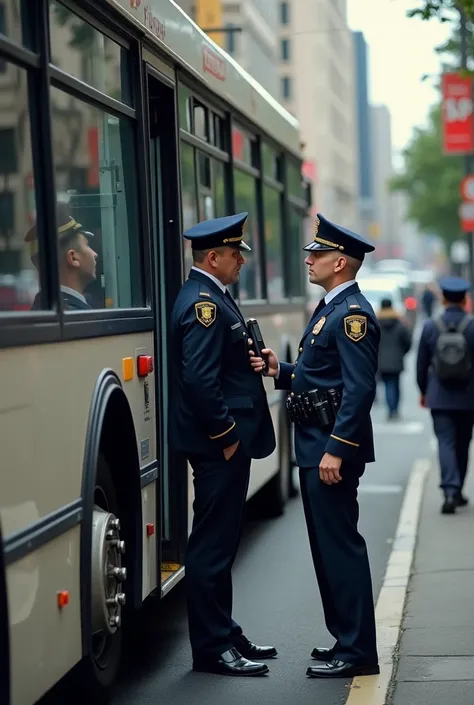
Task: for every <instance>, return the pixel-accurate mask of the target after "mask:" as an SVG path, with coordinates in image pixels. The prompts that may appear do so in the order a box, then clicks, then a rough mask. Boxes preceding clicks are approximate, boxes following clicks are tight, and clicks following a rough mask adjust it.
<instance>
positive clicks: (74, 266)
mask: <svg viewBox="0 0 474 705" xmlns="http://www.w3.org/2000/svg"><path fill="white" fill-rule="evenodd" d="M56 224H57V238H58V260H59V283H60V286H61V296H62V299H63V307H64V309H65V310H69V311H87V310H90V309H91V308H92V307H91V306H90V304H89V303H88V302H87V300H86V297H85V295H84V290H85V288H86V286H87V285H88V284H90V283H91V282H92V281H94V280H95V278H96V261H97V253H96V252H94V250H93V249H92V248H91V246H90V244H89V240H90V239H91V238H93V237H94V235H93V233H91V232H89V231H87V230H85V229H84V228H83V227H82V225H81V224H80V223H78V222H77V221H76V220H75V218H73V216H72V215H71V214H70V212H69V208H68V206H67V204H65V203H62V202H59V203H58V204H57V206H56ZM25 242H27V243H28V244H29V247H30V252H31V261H32V262H33V264H34V266H35V267H36V268H38V266H39V264H38V233H37V229H36V224H35V225H33V227H32V228H30V230H29V231H28V233H27V234H26V237H25ZM41 308H43V306H42V294H41V292H38V294H36V296H35V300H34V302H33V305H32V309H34V310H36V309H41Z"/></svg>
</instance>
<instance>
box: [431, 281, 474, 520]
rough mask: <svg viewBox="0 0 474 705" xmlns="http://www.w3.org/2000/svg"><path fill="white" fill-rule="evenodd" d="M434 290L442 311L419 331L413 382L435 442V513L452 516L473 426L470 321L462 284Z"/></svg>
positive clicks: (473, 321) (460, 498)
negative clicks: (438, 501) (440, 498)
mask: <svg viewBox="0 0 474 705" xmlns="http://www.w3.org/2000/svg"><path fill="white" fill-rule="evenodd" d="M440 287H441V291H442V292H443V306H444V311H443V313H442V314H441V315H440V316H438V317H435V318H434V319H431V320H429V321H426V323H425V326H424V328H423V332H422V334H421V338H420V345H419V349H418V360H417V382H418V387H419V389H420V393H421V399H420V403H421V406H423V407H426V408H428V409H430V410H431V416H432V418H433V428H434V432H435V434H436V438H437V440H438V450H439V466H440V470H441V482H440V488H441V490H442V491H443V493H444V502H443V505H442V507H441V513H442V514H454V512H455V511H456V509H457V508H458V507H462V506H464V505H466V504H467V502H468V500H467V498H466V497H465V496H464V495H463V493H462V490H463V486H464V481H465V478H466V472H467V466H468V460H469V446H470V443H471V437H472V429H473V426H474V318H473V316H471V315H470V314H468V313H466V311H465V305H466V294H467V291H468V290H469V288H470V285H469V282H468V281H465V280H464V279H461V278H459V277H445V278H444V279H442V280H441V281H440Z"/></svg>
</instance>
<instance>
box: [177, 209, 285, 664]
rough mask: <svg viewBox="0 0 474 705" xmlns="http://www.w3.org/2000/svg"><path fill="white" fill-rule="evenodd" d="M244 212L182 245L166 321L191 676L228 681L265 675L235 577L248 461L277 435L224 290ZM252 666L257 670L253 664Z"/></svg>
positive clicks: (240, 260) (191, 233)
mask: <svg viewBox="0 0 474 705" xmlns="http://www.w3.org/2000/svg"><path fill="white" fill-rule="evenodd" d="M247 217H248V213H239V214H237V215H233V216H228V217H225V218H217V219H215V220H208V221H205V222H202V223H199V224H198V225H196V226H194V227H192V228H191V229H190V230H188V231H187V232H186V233H185V234H184V236H185V238H187V239H188V240H190V241H191V245H192V249H193V261H194V266H193V267H192V269H191V271H190V274H189V278H188V279H187V281H186V282H185V283H184V285H183V287H182V289H181V291H180V293H179V294H178V297H177V300H176V302H175V305H174V308H173V312H172V315H171V338H172V343H171V344H172V352H173V359H174V361H175V364H176V368H175V374H176V380H177V393H176V395H175V397H174V399H173V402H172V415H171V442H172V444H173V446H174V447H175V448H176V449H177V450H178V451H181V452H182V453H184V454H185V455H186V457H187V458H188V459H189V462H190V463H191V466H192V468H193V474H194V495H195V498H194V507H193V508H194V521H193V527H192V532H191V535H190V537H189V542H188V548H187V555H186V560H185V565H186V583H187V602H188V620H189V633H190V641H191V647H192V652H193V668H194V670H197V671H207V672H210V673H220V674H226V675H235V676H256V675H263V674H265V673H267V672H268V666H267V665H266V664H263V663H260V662H259V660H260V659H265V658H273V657H274V656H276V655H277V652H276V649H275V648H274V647H273V646H257V645H255V644H253V643H252V642H250V641H249V640H248V639H247V638H246V637H245V636H244V634H243V632H242V629H241V627H240V626H239V625H238V624H237V622H235V621H234V620H233V619H232V577H231V569H232V564H233V562H234V559H235V556H236V553H237V548H238V544H239V539H240V533H241V524H242V515H243V509H244V504H245V500H246V496H247V490H248V484H249V474H250V463H251V458H265V457H267V456H268V455H270V454H271V453H272V452H273V450H274V448H275V435H274V431H273V424H272V420H271V416H270V412H269V409H268V404H267V399H266V394H265V391H264V387H263V382H262V379H261V378H259V377H257V376H256V375H255V374H254V373H253V371H252V368H251V366H250V363H249V358H248V344H247V343H248V331H247V328H246V325H245V321H244V318H243V317H242V314H241V312H240V310H239V308H238V306H237V304H236V303H235V301H234V300H233V298H232V296H231V294H230V293H229V290H228V287H229V286H230V285H231V284H234V283H236V282H237V281H238V279H239V272H240V268H241V267H242V265H243V264H244V263H245V259H244V257H243V255H242V252H248V251H250V248H249V247H248V245H247V244H246V243H245V242H244V241H243V239H242V238H243V234H242V233H243V226H244V223H245V221H246V219H247ZM256 659H257V662H256V661H255V660H256Z"/></svg>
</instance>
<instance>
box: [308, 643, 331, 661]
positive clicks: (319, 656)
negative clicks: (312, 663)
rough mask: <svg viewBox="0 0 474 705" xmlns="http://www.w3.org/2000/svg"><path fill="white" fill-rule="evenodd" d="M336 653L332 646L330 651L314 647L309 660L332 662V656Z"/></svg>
mask: <svg viewBox="0 0 474 705" xmlns="http://www.w3.org/2000/svg"><path fill="white" fill-rule="evenodd" d="M335 653H336V646H332V647H331V648H330V649H325V648H323V647H319V646H316V647H315V648H314V649H313V650H312V652H311V658H314V659H315V660H316V661H324V662H325V663H327V662H328V661H332V659H333V656H334V654H335Z"/></svg>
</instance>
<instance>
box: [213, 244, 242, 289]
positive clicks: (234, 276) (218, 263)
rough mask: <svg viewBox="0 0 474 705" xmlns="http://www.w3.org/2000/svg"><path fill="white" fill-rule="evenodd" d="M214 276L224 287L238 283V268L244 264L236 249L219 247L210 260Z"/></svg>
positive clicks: (239, 252)
mask: <svg viewBox="0 0 474 705" xmlns="http://www.w3.org/2000/svg"><path fill="white" fill-rule="evenodd" d="M212 262H213V268H214V270H215V276H216V277H217V278H218V279H219V280H220V281H221V282H222V283H223V284H224V285H225V286H229V285H230V284H235V283H236V282H238V281H239V275H240V268H241V267H242V265H243V264H245V262H246V260H245V257H243V256H242V252H241V251H240V250H238V249H237V248H236V247H220V248H219V250H218V251H216V252H215V257H213V258H212Z"/></svg>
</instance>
